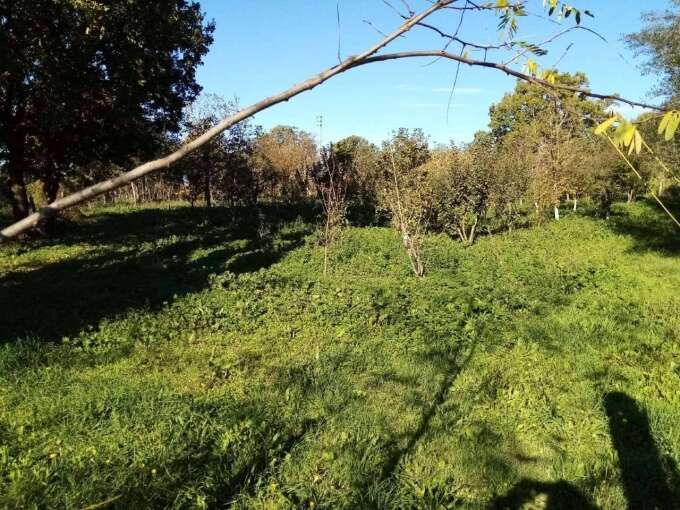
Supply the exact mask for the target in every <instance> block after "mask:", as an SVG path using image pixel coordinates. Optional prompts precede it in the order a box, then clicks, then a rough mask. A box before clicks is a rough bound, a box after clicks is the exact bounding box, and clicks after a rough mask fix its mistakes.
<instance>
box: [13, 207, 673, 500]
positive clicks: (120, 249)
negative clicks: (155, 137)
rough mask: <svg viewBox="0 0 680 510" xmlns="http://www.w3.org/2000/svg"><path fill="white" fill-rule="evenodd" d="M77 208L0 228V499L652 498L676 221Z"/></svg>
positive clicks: (659, 452) (628, 212)
mask: <svg viewBox="0 0 680 510" xmlns="http://www.w3.org/2000/svg"><path fill="white" fill-rule="evenodd" d="M426 260H427V261H428V268H429V271H428V274H427V276H426V277H425V278H423V279H416V278H414V277H412V276H411V274H410V273H409V265H408V262H407V260H406V259H405V257H404V255H403V253H402V250H401V247H400V244H399V239H398V238H397V236H396V235H395V234H394V232H393V231H392V230H390V229H387V228H375V227H372V228H352V229H349V230H348V231H347V232H346V234H345V236H344V238H343V240H342V244H341V246H340V247H338V248H337V249H336V250H335V251H334V252H333V256H332V259H331V271H330V274H329V275H327V276H323V275H322V270H321V268H322V265H323V254H322V251H321V249H320V247H319V246H318V243H317V242H316V237H315V234H314V225H313V215H312V214H311V213H310V212H309V211H308V210H307V209H305V208H302V207H301V208H300V209H299V210H293V209H291V208H287V209H277V208H276V207H273V206H272V207H265V208H262V209H261V210H260V211H259V212H258V213H257V214H254V213H252V211H244V210H238V209H220V208H215V209H213V210H210V211H205V210H201V209H189V208H186V207H179V206H165V207H161V208H156V209H153V208H141V209H124V208H117V209H99V210H96V211H95V212H93V213H91V214H88V215H86V216H84V217H83V218H81V219H79V220H77V221H74V222H73V223H71V224H67V225H62V226H61V232H60V233H59V235H58V236H56V237H55V238H54V239H53V240H51V241H49V242H48V241H42V242H38V243H36V245H34V246H31V247H20V246H17V245H14V246H9V247H3V248H1V249H0V507H9V508H82V507H86V506H88V505H94V504H98V503H104V506H106V507H109V508H149V507H154V508H155V507H171V508H214V507H224V506H229V505H233V506H235V507H237V508H347V509H353V508H487V507H491V508H522V507H523V505H533V506H531V508H552V509H555V508H602V509H621V508H625V507H626V506H629V507H630V508H675V507H676V505H677V504H678V501H680V473H679V471H678V463H679V462H680V426H679V425H678V424H680V390H679V388H680V312H679V310H680V236H678V234H677V232H675V231H674V230H673V229H672V225H671V224H669V222H668V220H667V219H666V218H665V217H664V216H663V214H660V213H659V212H658V211H657V209H656V208H655V207H654V206H653V205H651V204H648V203H646V202H639V203H637V204H632V205H629V206H617V207H616V208H615V214H614V215H613V216H612V218H611V219H610V220H609V221H603V220H595V219H593V218H590V217H587V216H585V215H584V216H581V215H577V214H572V215H570V216H568V217H566V218H565V219H563V220H561V221H559V222H548V223H546V224H544V225H543V226H540V227H536V228H532V229H524V230H518V231H515V232H512V233H508V234H503V235H495V236H492V237H485V238H482V239H480V240H479V242H478V243H477V244H476V245H475V246H473V247H471V248H464V247H462V246H461V245H460V244H459V243H457V242H454V241H452V240H450V239H448V238H445V237H443V236H433V237H431V238H430V239H428V242H427V253H426Z"/></svg>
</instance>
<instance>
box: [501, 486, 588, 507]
mask: <svg viewBox="0 0 680 510" xmlns="http://www.w3.org/2000/svg"><path fill="white" fill-rule="evenodd" d="M539 500H540V503H541V505H542V506H540V508H543V509H545V510H591V509H592V510H596V509H597V507H596V506H595V505H593V503H591V502H590V501H589V500H588V498H587V497H586V496H584V495H583V494H582V493H581V491H579V490H578V488H577V487H575V486H574V485H572V484H570V483H569V482H566V481H564V480H559V481H557V482H540V481H537V480H532V479H530V478H525V479H523V480H521V481H520V482H519V483H517V484H516V485H515V486H514V487H512V489H510V490H509V491H508V492H507V493H506V494H504V495H503V496H499V497H497V498H495V499H494V500H493V501H492V502H491V503H490V504H489V507H488V508H489V509H494V510H519V509H520V508H525V505H527V504H528V503H533V502H537V501H539ZM532 508H533V507H532Z"/></svg>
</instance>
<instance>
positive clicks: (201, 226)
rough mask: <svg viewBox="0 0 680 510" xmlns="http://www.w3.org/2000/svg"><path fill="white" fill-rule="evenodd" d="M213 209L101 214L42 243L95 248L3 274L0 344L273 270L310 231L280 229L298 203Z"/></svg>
mask: <svg viewBox="0 0 680 510" xmlns="http://www.w3.org/2000/svg"><path fill="white" fill-rule="evenodd" d="M214 209H215V210H212V211H200V210H194V211H193V212H192V211H191V210H190V209H188V208H179V209H175V210H173V209H170V210H168V209H163V210H160V209H159V210H154V209H144V210H140V211H134V212H127V213H125V214H103V215H102V216H101V217H95V218H93V219H91V220H88V221H86V222H84V223H83V224H82V225H81V224H76V225H73V226H69V227H68V228H67V230H66V231H65V232H62V233H61V234H59V236H58V238H56V239H53V240H48V241H44V243H49V244H52V243H54V244H56V245H59V246H64V245H70V244H78V243H82V242H87V243H88V244H90V245H92V246H94V247H95V250H94V251H93V252H90V253H85V254H84V255H81V256H75V257H71V258H68V259H67V260H64V261H62V262H57V263H53V264H48V265H45V266H42V267H39V268H37V269H34V270H27V271H26V270H24V271H17V272H13V273H9V274H5V275H3V276H2V277H0V309H2V311H3V312H2V314H0V344H1V343H7V342H13V341H15V340H17V339H19V338H32V339H35V340H38V341H40V342H49V341H59V340H61V339H62V338H64V337H72V336H75V335H77V334H78V333H79V332H81V331H83V330H85V329H88V328H95V327H97V326H98V325H99V323H100V322H101V321H102V320H103V319H105V318H113V317H116V316H119V315H121V314H124V313H126V312H128V311H130V310H134V309H144V310H151V311H154V310H158V309H160V308H162V307H163V306H165V305H167V303H169V302H172V301H173V300H175V299H177V298H178V297H181V296H184V295H186V294H189V293H194V292H198V291H201V290H202V289H204V288H206V287H207V286H209V285H210V280H211V276H212V275H214V274H219V273H222V272H224V271H230V272H232V273H243V272H251V271H257V270H258V269H261V268H265V267H269V266H270V265H272V264H274V263H275V262H277V261H278V260H280V259H281V257H282V256H283V255H284V254H285V253H286V252H288V251H290V250H292V249H295V248H296V247H298V246H300V245H301V244H302V243H303V242H304V238H305V236H306V235H308V234H309V233H310V232H311V228H312V227H311V222H310V223H307V222H305V221H304V220H303V221H302V222H296V223H295V224H294V225H293V227H290V228H288V227H285V226H286V225H288V224H290V222H291V221H293V220H294V219H295V218H297V217H298V212H299V210H298V209H296V208H291V209H282V208H279V207H269V208H268V207H262V208H257V209H255V210H251V211H250V214H248V215H245V214H243V213H244V211H238V210H237V211H234V210H231V209H229V208H214ZM309 214H311V213H309ZM100 243H101V244H100Z"/></svg>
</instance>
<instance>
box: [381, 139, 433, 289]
mask: <svg viewBox="0 0 680 510" xmlns="http://www.w3.org/2000/svg"><path fill="white" fill-rule="evenodd" d="M381 159H382V161H381V167H382V170H383V181H382V186H381V190H380V195H379V197H380V198H379V200H380V203H381V207H382V208H383V209H384V210H386V211H388V212H389V214H390V216H391V218H392V225H393V226H394V227H395V228H396V229H397V231H398V232H399V234H400V236H401V240H402V243H403V245H404V249H405V250H406V254H407V255H408V257H409V260H410V262H411V268H412V269H413V272H414V273H415V275H416V276H418V277H422V276H424V274H425V262H424V260H423V256H422V246H423V240H424V236H425V234H426V232H427V229H428V227H429V224H430V221H431V219H432V210H433V208H432V203H433V194H432V189H431V179H429V178H428V173H427V168H426V167H425V165H424V164H425V163H427V161H428V160H429V159H430V149H429V146H428V142H427V137H426V136H425V134H424V133H423V131H422V130H420V129H414V130H413V131H409V130H408V129H405V128H401V129H399V130H397V131H396V132H394V133H392V136H391V138H390V139H389V140H386V141H385V142H383V148H382V155H381Z"/></svg>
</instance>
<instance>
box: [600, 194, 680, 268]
mask: <svg viewBox="0 0 680 510" xmlns="http://www.w3.org/2000/svg"><path fill="white" fill-rule="evenodd" d="M663 201H664V205H666V207H668V209H669V210H670V211H671V212H672V213H673V215H674V216H675V217H676V218H679V217H680V199H678V198H675V197H673V196H670V195H669V196H668V197H664V199H663ZM606 223H607V225H608V226H609V228H610V229H611V230H613V231H614V232H616V233H617V234H622V235H626V236H628V237H630V238H631V239H632V240H633V251H636V252H641V253H644V252H648V251H656V252H659V253H662V254H666V255H668V256H676V255H678V254H680V230H679V229H678V226H677V225H675V224H674V223H673V220H671V218H669V217H668V215H667V214H666V213H664V211H662V210H661V208H660V206H659V204H658V203H657V202H656V201H654V200H653V199H651V198H643V199H640V200H639V201H638V202H637V203H635V204H633V205H632V206H629V207H628V208H626V209H624V210H614V212H613V214H612V216H611V217H610V218H609V220H607V222H606Z"/></svg>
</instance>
